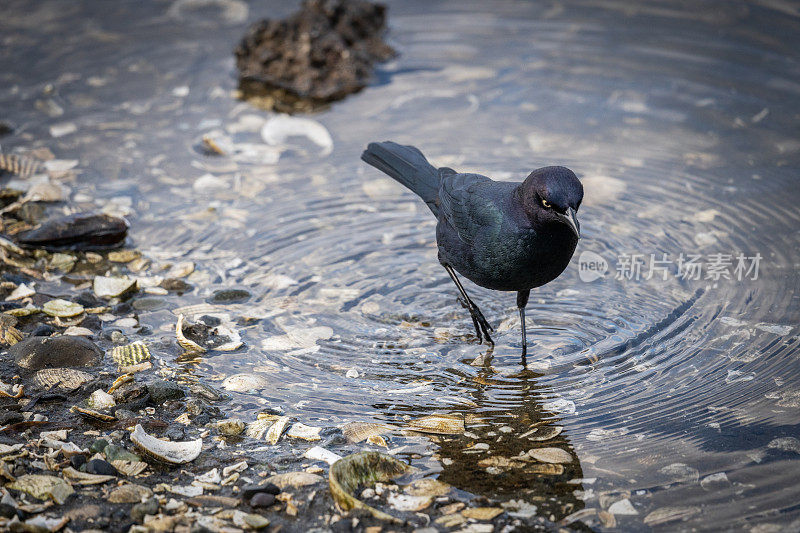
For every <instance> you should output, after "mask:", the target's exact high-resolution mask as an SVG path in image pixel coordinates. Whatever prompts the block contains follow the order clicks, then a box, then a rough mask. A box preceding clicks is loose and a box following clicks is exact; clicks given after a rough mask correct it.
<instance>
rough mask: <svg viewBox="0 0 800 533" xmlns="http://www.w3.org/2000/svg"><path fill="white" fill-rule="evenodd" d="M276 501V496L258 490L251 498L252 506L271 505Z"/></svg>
mask: <svg viewBox="0 0 800 533" xmlns="http://www.w3.org/2000/svg"><path fill="white" fill-rule="evenodd" d="M273 503H275V496H273V495H272V494H269V493H267V492H257V493H256V494H254V495H253V497H252V498H250V507H269V506H270V505H272V504H273Z"/></svg>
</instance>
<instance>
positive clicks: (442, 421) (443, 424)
mask: <svg viewBox="0 0 800 533" xmlns="http://www.w3.org/2000/svg"><path fill="white" fill-rule="evenodd" d="M406 428H407V429H410V430H412V431H419V432H420V433H435V434H438V435H461V434H462V433H464V431H465V427H464V417H463V416H460V415H427V416H423V417H421V418H417V419H416V420H412V421H410V422H409V423H408V424H406Z"/></svg>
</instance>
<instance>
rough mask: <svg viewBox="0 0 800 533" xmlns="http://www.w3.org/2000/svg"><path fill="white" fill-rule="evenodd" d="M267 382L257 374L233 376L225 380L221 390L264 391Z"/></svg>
mask: <svg viewBox="0 0 800 533" xmlns="http://www.w3.org/2000/svg"><path fill="white" fill-rule="evenodd" d="M268 386H269V381H267V379H266V378H264V377H263V376H260V375H259V374H234V375H232V376H228V377H227V378H225V381H223V382H222V388H223V389H225V390H229V391H231V392H247V391H251V390H260V389H266V388H267V387H268Z"/></svg>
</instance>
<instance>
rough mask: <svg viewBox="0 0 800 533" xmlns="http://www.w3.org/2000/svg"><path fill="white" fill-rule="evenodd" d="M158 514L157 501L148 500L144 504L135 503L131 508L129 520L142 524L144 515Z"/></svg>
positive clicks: (154, 499) (153, 499)
mask: <svg viewBox="0 0 800 533" xmlns="http://www.w3.org/2000/svg"><path fill="white" fill-rule="evenodd" d="M157 513H158V500H157V499H156V498H150V499H149V500H147V501H146V502H142V503H137V504H136V505H134V506H133V507H132V508H131V518H132V519H133V520H134V521H135V522H138V523H140V524H141V523H142V522H144V517H145V516H146V515H154V514H157Z"/></svg>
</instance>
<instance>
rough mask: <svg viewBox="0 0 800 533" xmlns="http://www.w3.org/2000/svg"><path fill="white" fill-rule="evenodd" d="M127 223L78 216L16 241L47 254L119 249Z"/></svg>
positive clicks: (26, 233)
mask: <svg viewBox="0 0 800 533" xmlns="http://www.w3.org/2000/svg"><path fill="white" fill-rule="evenodd" d="M127 234H128V223H127V222H126V221H125V220H124V219H121V218H117V217H112V216H109V215H96V214H90V213H77V214H74V215H69V216H65V217H59V218H54V219H51V220H48V221H46V222H44V223H43V224H41V225H40V226H39V227H38V228H34V229H32V230H28V231H23V232H20V233H18V234H17V235H16V236H15V237H16V239H17V243H18V244H20V245H21V246H27V247H31V248H44V249H46V250H63V249H72V250H97V249H105V248H113V247H116V246H120V245H121V244H122V243H123V242H124V241H125V236H126V235H127Z"/></svg>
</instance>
